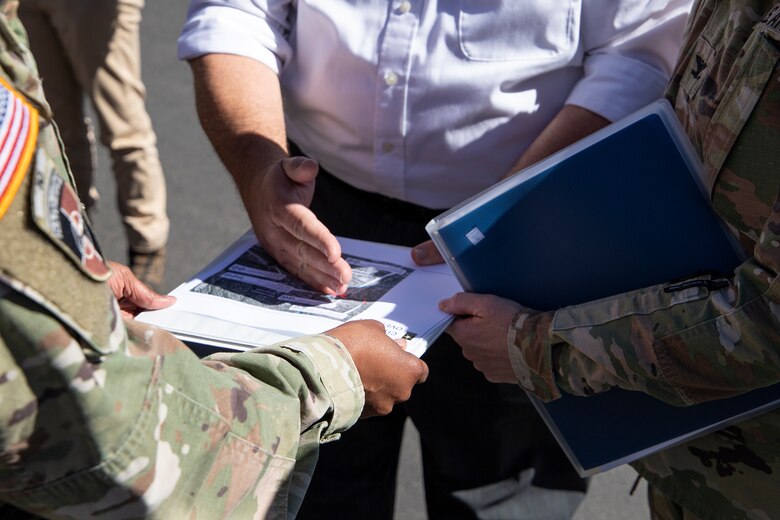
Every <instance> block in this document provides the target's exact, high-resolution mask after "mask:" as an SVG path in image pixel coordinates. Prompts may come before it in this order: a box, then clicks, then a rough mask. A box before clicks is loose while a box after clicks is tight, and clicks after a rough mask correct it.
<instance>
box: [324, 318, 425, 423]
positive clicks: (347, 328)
mask: <svg viewBox="0 0 780 520" xmlns="http://www.w3.org/2000/svg"><path fill="white" fill-rule="evenodd" d="M326 334H328V335H330V336H333V337H334V338H336V339H338V340H339V341H341V342H342V343H343V344H344V346H345V347H346V348H347V350H348V351H349V353H350V355H351V356H352V361H354V362H355V366H356V367H357V369H358V372H359V373H360V380H361V381H362V382H363V389H364V391H365V394H366V404H365V407H364V408H363V414H362V417H371V416H374V415H387V414H388V413H390V412H391V411H392V409H393V405H394V404H395V403H400V402H402V401H406V400H407V399H409V396H410V395H411V394H412V388H413V387H414V385H416V384H417V383H422V382H424V381H425V380H426V379H427V377H428V365H426V364H425V362H424V361H422V360H421V359H419V358H418V357H416V356H413V355H412V354H409V353H408V352H406V351H405V350H404V349H403V347H401V346H400V345H399V344H398V343H396V342H395V341H393V340H392V339H390V338H389V337H388V336H387V334H385V327H384V325H382V324H381V323H380V322H378V321H376V320H359V321H351V322H349V323H345V324H344V325H339V326H338V327H336V328H334V329H331V330H329V331H328V332H326Z"/></svg>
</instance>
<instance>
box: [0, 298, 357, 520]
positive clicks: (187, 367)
mask: <svg viewBox="0 0 780 520" xmlns="http://www.w3.org/2000/svg"><path fill="white" fill-rule="evenodd" d="M0 291H2V293H5V294H2V297H1V298H0V384H1V385H2V386H3V395H4V396H7V398H4V399H3V402H2V404H1V405H0V420H2V425H3V426H2V428H3V441H4V442H3V446H2V450H3V451H2V457H3V458H2V460H3V463H2V464H0V497H2V499H3V500H4V501H8V502H11V503H14V504H16V505H18V506H20V507H22V508H25V509H28V510H31V511H34V512H36V513H37V514H40V515H42V516H47V517H49V516H51V517H55V518H85V517H92V516H98V517H99V516H100V513H101V512H104V513H105V514H107V517H112V518H114V517H116V516H113V515H121V517H123V518H146V517H149V518H184V517H190V516H191V515H196V516H197V517H198V518H224V517H227V516H230V515H237V516H236V517H237V518H251V517H253V515H256V514H261V515H262V516H265V517H269V518H286V517H288V516H292V515H294V513H295V511H297V509H298V507H299V505H300V501H301V499H302V497H303V494H304V492H305V489H306V486H307V484H308V480H309V477H310V475H311V472H312V471H313V467H314V464H315V462H316V456H317V449H318V448H317V447H318V444H319V442H320V441H322V440H325V439H329V438H333V437H335V436H336V435H337V433H338V432H339V431H341V430H342V429H344V428H346V427H348V426H349V425H351V424H352V423H353V422H354V421H355V420H356V419H357V417H358V415H359V413H360V411H361V410H362V388H361V386H360V382H359V380H358V379H357V375H356V371H355V369H354V367H353V365H352V363H351V360H350V358H349V354H348V353H347V352H346V350H345V349H344V348H343V347H342V346H341V345H340V343H339V342H338V341H336V340H335V339H333V338H331V337H329V336H324V335H322V336H314V337H307V338H301V339H298V340H295V341H290V342H287V343H285V344H277V345H272V346H269V347H265V348H262V349H257V350H256V351H253V352H247V353H240V354H222V355H218V356H212V357H210V358H207V359H204V360H199V359H198V358H197V357H196V356H195V355H194V354H193V353H192V352H191V351H190V350H189V349H188V348H186V347H185V346H184V345H183V344H182V343H181V342H179V341H178V340H176V339H175V338H173V337H172V336H171V335H170V334H168V333H166V332H164V331H161V330H159V329H155V328H152V327H149V326H147V325H143V324H140V323H136V322H130V321H128V322H127V329H128V331H129V336H128V337H127V339H126V337H125V334H124V331H125V329H124V327H122V325H121V322H120V323H119V324H118V326H117V328H116V330H115V331H114V333H113V334H112V335H113V337H114V339H115V341H116V345H115V346H114V347H111V346H109V345H103V346H101V350H103V352H102V353H101V352H99V351H98V350H97V349H96V348H93V347H92V346H91V345H90V344H88V343H85V342H84V341H83V339H81V338H78V337H74V335H72V333H71V332H70V331H69V330H68V328H67V327H64V326H63V324H62V321H61V320H59V319H57V318H55V317H54V316H53V315H52V314H51V313H50V312H48V310H47V309H46V308H44V307H43V306H41V305H38V304H37V303H35V301H34V299H33V298H31V297H30V296H28V295H26V294H23V293H21V292H16V291H14V290H11V289H8V288H7V286H4V285H0ZM25 292H26V291H25ZM32 296H34V295H32ZM107 512H110V514H109V513H107Z"/></svg>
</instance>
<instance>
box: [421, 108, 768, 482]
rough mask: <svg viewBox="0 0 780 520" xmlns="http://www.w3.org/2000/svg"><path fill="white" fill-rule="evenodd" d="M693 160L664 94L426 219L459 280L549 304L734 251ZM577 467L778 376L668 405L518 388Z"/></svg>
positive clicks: (707, 417) (675, 438)
mask: <svg viewBox="0 0 780 520" xmlns="http://www.w3.org/2000/svg"><path fill="white" fill-rule="evenodd" d="M702 171H703V168H702V166H701V164H700V162H699V159H698V157H697V156H696V154H695V152H694V151H693V149H692V147H691V145H690V142H689V141H688V138H687V136H686V135H685V134H684V132H683V131H682V128H681V127H680V125H679V122H678V120H677V118H676V116H675V114H674V112H673V110H672V108H671V106H670V105H669V103H668V102H667V101H665V100H659V101H657V102H654V103H652V104H650V105H648V106H647V107H645V108H644V109H641V110H639V111H638V112H636V113H634V114H632V115H630V116H628V117H627V118H625V119H624V120H622V121H619V122H617V123H614V124H612V125H610V126H608V127H607V128H604V129H602V130H601V131H599V132H596V133H595V134H593V135H591V136H589V137H587V138H586V139H583V140H582V141H579V142H577V143H575V144H573V145H571V146H570V147H568V148H566V149H564V150H562V151H560V152H558V153H556V154H554V155H552V156H551V157H549V158H547V159H545V160H544V161H542V162H540V163H538V164H536V165H534V166H531V167H529V168H527V169H525V170H523V171H521V172H519V173H517V174H515V175H514V176H512V177H510V178H509V179H506V180H504V181H502V182H500V183H498V184H497V185H495V186H493V187H491V188H490V189H488V190H486V191H484V192H482V193H480V194H478V195H476V196H475V197H472V198H471V199H469V200H467V201H465V202H463V203H462V204H460V205H458V206H456V207H454V208H452V209H451V210H449V211H447V212H445V213H443V214H442V215H440V216H439V217H437V218H435V219H434V220H432V221H431V222H430V223H429V224H428V226H427V230H428V233H429V234H430V235H431V237H432V239H433V241H434V242H435V243H436V245H437V247H438V248H439V250H440V252H441V253H442V256H444V258H445V260H446V261H447V262H448V263H449V265H450V266H451V267H452V269H453V271H454V272H455V275H456V276H457V278H458V280H459V281H460V283H461V285H462V286H463V288H464V289H465V290H467V291H472V292H479V293H488V294H496V295H499V296H503V297H506V298H511V299H514V300H516V301H518V302H520V303H522V304H524V305H526V306H528V307H531V308H534V309H538V310H549V309H557V308H560V307H565V306H567V305H572V304H577V303H582V302H586V301H592V300H596V299H599V298H603V297H607V296H611V295H615V294H619V293H623V292H626V291H630V290H633V289H639V288H642V287H647V286H650V285H655V284H658V283H665V282H670V281H674V280H678V279H683V278H687V277H689V276H691V275H693V274H696V273H700V272H716V273H725V274H728V273H731V272H733V270H734V268H735V267H736V266H738V265H739V264H740V263H742V261H744V259H745V258H744V255H743V253H742V252H741V249H740V247H739V245H738V244H737V243H736V241H735V239H734V237H733V236H732V234H731V233H730V232H729V231H728V229H727V228H726V227H725V225H724V224H723V223H722V221H721V220H720V219H719V218H718V217H717V215H716V214H715V213H714V212H713V211H712V209H711V207H710V204H709V201H708V197H707V196H706V193H705V190H704V187H703V183H702V179H701V175H702ZM532 400H533V401H534V404H535V405H536V406H537V409H538V410H539V412H540V413H541V415H542V416H543V417H544V419H545V421H546V422H547V425H548V426H549V427H550V428H551V430H552V432H553V433H554V434H555V436H556V437H557V439H558V441H559V443H560V444H561V446H562V447H563V449H564V451H566V453H567V455H568V456H569V458H570V459H571V461H572V463H573V464H574V466H575V468H577V470H578V471H579V472H580V474H581V475H583V476H587V475H591V474H594V473H598V472H600V471H604V470H607V469H610V468H613V467H615V466H618V465H620V464H623V463H626V462H630V461H633V460H636V459H637V458H640V457H642V456H644V455H647V454H649V453H653V452H655V451H657V450H660V449H663V448H665V447H668V446H671V445H673V444H677V443H680V442H683V441H684V440H687V439H690V438H692V437H694V436H697V435H701V434H703V433H706V432H710V431H713V430H715V429H718V428H720V427H722V426H725V425H727V424H731V423H733V422H736V421H739V420H743V419H746V418H748V417H751V416H754V415H756V414H759V413H763V412H764V411H767V410H769V409H772V408H774V407H775V406H778V405H780V384H778V385H775V386H772V387H768V388H763V389H758V390H754V391H751V392H749V393H747V394H744V395H742V396H738V397H733V398H728V399H723V400H719V401H717V402H710V403H703V404H699V405H695V406H691V407H684V408H680V407H674V406H670V405H668V404H665V403H663V402H661V401H659V400H656V399H654V398H652V397H649V396H648V395H646V394H643V393H640V392H631V391H626V390H621V389H612V390H610V391H608V392H605V393H602V394H598V395H596V396H592V397H588V398H581V397H575V396H572V395H565V396H564V397H563V398H561V399H559V400H557V401H554V402H552V403H547V404H545V403H542V402H541V401H539V400H538V399H535V398H532Z"/></svg>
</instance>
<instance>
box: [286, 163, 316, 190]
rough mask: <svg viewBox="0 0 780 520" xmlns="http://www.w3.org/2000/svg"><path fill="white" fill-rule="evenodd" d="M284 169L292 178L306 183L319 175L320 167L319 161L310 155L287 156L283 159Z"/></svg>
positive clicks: (300, 182)
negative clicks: (310, 157)
mask: <svg viewBox="0 0 780 520" xmlns="http://www.w3.org/2000/svg"><path fill="white" fill-rule="evenodd" d="M282 169H283V170H284V173H285V174H286V175H287V177H288V178H289V179H290V180H292V181H294V182H297V183H299V184H306V183H308V182H312V181H313V180H314V179H315V178H316V177H317V172H318V171H319V169H320V167H319V165H318V164H317V161H315V160H313V159H309V158H308V157H287V158H285V159H282Z"/></svg>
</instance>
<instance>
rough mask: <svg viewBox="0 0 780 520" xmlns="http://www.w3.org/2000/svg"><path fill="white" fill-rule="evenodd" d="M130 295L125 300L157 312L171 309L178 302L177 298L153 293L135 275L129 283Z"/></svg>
mask: <svg viewBox="0 0 780 520" xmlns="http://www.w3.org/2000/svg"><path fill="white" fill-rule="evenodd" d="M129 283H130V286H129V293H126V294H127V295H126V296H125V298H127V300H129V301H130V302H132V303H133V304H134V305H136V306H138V307H140V308H141V309H147V310H157V309H164V308H166V307H170V306H171V305H173V304H174V303H175V302H176V298H175V297H173V296H170V295H163V294H159V293H157V292H155V291H153V290H152V289H151V288H150V287H149V286H148V285H146V284H144V283H143V282H141V281H140V280H139V279H138V278H136V277H135V276H134V275H133V279H132V280H130V281H129Z"/></svg>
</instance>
